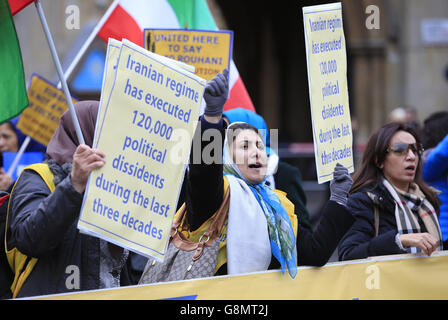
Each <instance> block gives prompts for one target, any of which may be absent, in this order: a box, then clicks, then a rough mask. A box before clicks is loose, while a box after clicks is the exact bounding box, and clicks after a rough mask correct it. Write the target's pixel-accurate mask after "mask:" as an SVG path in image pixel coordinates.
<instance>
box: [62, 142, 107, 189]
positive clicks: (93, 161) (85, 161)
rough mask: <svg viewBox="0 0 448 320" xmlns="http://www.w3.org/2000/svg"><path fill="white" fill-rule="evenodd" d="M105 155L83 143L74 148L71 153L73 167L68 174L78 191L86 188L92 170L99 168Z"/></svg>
mask: <svg viewBox="0 0 448 320" xmlns="http://www.w3.org/2000/svg"><path fill="white" fill-rule="evenodd" d="M105 158H106V155H105V154H104V153H103V152H102V151H100V150H96V149H92V148H90V147H89V146H87V145H85V144H81V145H79V146H78V147H77V148H76V151H75V153H74V154H73V167H72V173H71V175H70V180H71V182H72V185H73V188H75V190H76V191H78V192H79V193H83V192H84V190H85V189H86V185H87V180H88V178H89V174H90V172H91V171H92V170H95V169H98V168H101V167H102V166H104V164H105V163H106V161H105Z"/></svg>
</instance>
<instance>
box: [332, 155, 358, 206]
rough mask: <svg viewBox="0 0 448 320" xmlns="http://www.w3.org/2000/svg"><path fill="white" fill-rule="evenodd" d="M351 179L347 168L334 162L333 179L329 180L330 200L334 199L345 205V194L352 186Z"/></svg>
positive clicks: (346, 194)
mask: <svg viewBox="0 0 448 320" xmlns="http://www.w3.org/2000/svg"><path fill="white" fill-rule="evenodd" d="M352 184H353V179H352V177H351V176H350V175H349V173H348V170H347V168H346V167H344V166H343V165H342V164H339V163H338V164H336V167H335V168H334V173H333V180H331V182H330V191H331V196H330V200H333V201H336V202H337V203H339V204H342V205H343V206H346V205H347V196H348V193H349V191H350V188H351V187H352Z"/></svg>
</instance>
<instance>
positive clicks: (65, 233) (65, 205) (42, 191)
mask: <svg viewBox="0 0 448 320" xmlns="http://www.w3.org/2000/svg"><path fill="white" fill-rule="evenodd" d="M53 174H55V172H53ZM82 197H83V196H82V194H80V193H78V192H77V191H76V190H75V189H74V188H73V186H72V184H71V182H70V175H67V176H66V177H65V178H63V179H62V181H61V182H60V183H58V184H57V185H56V189H55V190H54V192H50V190H49V189H48V186H47V185H46V183H45V182H44V180H43V179H42V178H41V177H40V175H39V174H38V173H37V172H35V171H33V170H25V171H24V172H23V173H22V174H21V176H20V178H19V179H18V181H17V183H16V186H15V188H14V190H13V192H12V194H11V200H10V213H9V219H8V233H7V243H8V248H9V249H12V248H14V247H16V248H17V249H18V250H19V251H20V252H22V253H23V254H26V255H28V256H29V257H36V258H38V259H39V260H38V262H37V264H36V266H35V267H34V269H33V271H32V272H31V274H30V275H29V277H28V278H27V280H26V281H25V283H24V285H23V286H22V288H21V290H20V292H19V295H18V297H26V296H34V295H44V294H55V293H64V292H73V291H78V290H93V289H99V288H100V285H101V284H100V263H101V260H100V239H99V238H96V237H92V236H89V235H86V234H82V233H80V232H79V230H78V228H77V224H78V217H79V213H80V209H81V204H82ZM78 271H79V273H78ZM126 272H127V269H126V268H125V269H123V271H122V274H121V275H122V277H121V280H122V284H124V285H126V284H128V282H127V281H128V278H127V277H126V274H125V273H126ZM75 273H78V274H79V280H80V281H79V287H77V283H76V282H75V281H74V277H75V276H76V274H75Z"/></svg>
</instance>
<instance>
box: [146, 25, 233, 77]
mask: <svg viewBox="0 0 448 320" xmlns="http://www.w3.org/2000/svg"><path fill="white" fill-rule="evenodd" d="M144 34H145V38H144V39H145V48H146V49H147V50H149V51H151V52H155V53H157V54H160V55H162V56H165V57H168V58H171V59H174V60H177V61H181V62H184V63H187V64H190V65H193V66H195V70H196V71H195V73H196V75H198V76H199V77H201V78H204V79H206V80H207V81H208V80H211V79H212V78H213V77H214V76H215V75H216V74H218V73H219V72H222V71H223V70H224V69H226V68H227V69H229V67H230V60H231V59H232V44H233V32H232V31H223V30H220V31H201V30H185V29H145V30H144Z"/></svg>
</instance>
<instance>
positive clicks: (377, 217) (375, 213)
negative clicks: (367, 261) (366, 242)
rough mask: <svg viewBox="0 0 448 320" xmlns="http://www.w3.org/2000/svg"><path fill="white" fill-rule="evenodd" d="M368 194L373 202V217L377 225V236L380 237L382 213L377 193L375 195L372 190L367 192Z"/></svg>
mask: <svg viewBox="0 0 448 320" xmlns="http://www.w3.org/2000/svg"><path fill="white" fill-rule="evenodd" d="M367 195H368V196H369V198H370V199H371V200H372V202H373V219H374V226H375V237H378V231H379V229H380V213H379V208H378V205H379V203H378V198H377V196H376V195H374V194H373V193H371V192H367Z"/></svg>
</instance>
